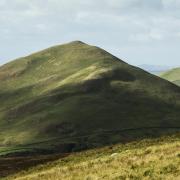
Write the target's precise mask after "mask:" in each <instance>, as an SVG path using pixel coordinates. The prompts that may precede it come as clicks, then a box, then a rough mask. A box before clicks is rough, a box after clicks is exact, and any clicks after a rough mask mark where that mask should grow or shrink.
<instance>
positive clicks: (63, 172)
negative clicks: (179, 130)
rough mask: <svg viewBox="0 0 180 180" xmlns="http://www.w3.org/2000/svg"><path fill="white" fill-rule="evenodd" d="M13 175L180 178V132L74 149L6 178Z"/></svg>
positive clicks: (33, 179) (27, 178)
mask: <svg viewBox="0 0 180 180" xmlns="http://www.w3.org/2000/svg"><path fill="white" fill-rule="evenodd" d="M17 164H18V163H17ZM0 166H1V165H0ZM4 179H5V178H4ZM11 179H13V180H16V179H17V180H39V179H43V180H49V179H53V180H56V179H57V180H58V179H63V180H66V179H68V180H71V179H72V180H76V179H77V180H80V179H93V180H94V179H108V180H109V179H114V180H116V179H122V180H123V179H133V180H134V179H147V180H148V179H149V180H152V179H156V180H157V179H163V180H169V179H173V180H178V179H180V136H179V135H176V136H171V137H162V138H160V139H153V140H143V141H140V142H132V143H129V144H125V145H122V144H119V145H115V146H108V147H105V148H101V149H94V150H90V151H86V152H81V153H74V154H71V155H69V156H68V157H65V158H60V159H59V160H56V161H54V162H49V163H47V164H44V165H40V166H37V167H33V168H31V169H29V170H26V171H22V172H20V173H17V174H16V175H12V176H9V177H7V178H6V180H11Z"/></svg>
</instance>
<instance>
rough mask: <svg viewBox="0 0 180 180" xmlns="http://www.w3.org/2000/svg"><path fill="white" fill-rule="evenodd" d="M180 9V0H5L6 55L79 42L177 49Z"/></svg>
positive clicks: (1, 25)
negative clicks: (60, 43)
mask: <svg viewBox="0 0 180 180" xmlns="http://www.w3.org/2000/svg"><path fill="white" fill-rule="evenodd" d="M179 9H180V0H98V1H97V0H91V1H85V0H31V1H27V0H0V38H1V42H2V45H3V47H2V45H0V48H1V49H4V50H3V51H2V52H1V51H0V55H1V57H2V58H4V59H8V58H13V57H14V56H16V54H17V56H18V55H20V54H21V52H20V51H19V50H18V52H19V53H17V52H16V51H17V49H14V50H13V52H12V53H11V56H10V55H9V53H6V52H7V51H8V48H9V44H15V43H19V49H20V50H21V51H22V50H23V48H24V44H26V43H30V44H32V46H33V45H34V46H33V48H31V49H30V50H29V51H34V50H37V49H40V48H42V47H44V46H45V45H47V46H49V45H51V44H54V43H56V42H64V41H69V40H74V39H77V38H79V39H82V40H84V41H87V42H90V43H93V44H99V45H103V47H105V48H106V47H107V48H109V47H113V48H114V49H118V48H122V49H124V48H126V49H129V51H130V52H131V51H132V46H133V47H134V48H138V47H139V46H144V47H147V48H148V47H151V46H152V47H153V46H154V44H159V47H160V45H161V47H162V46H165V45H166V46H167V47H164V48H167V49H170V48H174V49H176V47H177V46H179V42H178V41H177V37H179V29H180V11H179ZM7 39H8V41H7ZM178 39H179V38H178ZM3 41H4V42H3ZM169 43H170V44H171V47H169V46H168V44H169ZM21 44H23V46H21ZM42 44H43V45H44V46H42ZM134 44H136V46H135V45H134ZM113 45H114V46H115V47H114V46H113ZM27 46H28V45H27ZM113 48H112V49H111V48H110V50H111V51H112V52H113ZM157 49H158V48H157ZM107 50H108V49H107ZM137 50H138V49H137ZM147 52H149V51H147ZM129 54H130V53H129ZM129 54H128V55H127V57H129V59H131V56H130V55H129ZM176 54H177V56H178V57H180V55H178V51H177V53H176ZM159 56H160V54H159ZM134 58H136V57H134ZM137 59H138V57H137Z"/></svg>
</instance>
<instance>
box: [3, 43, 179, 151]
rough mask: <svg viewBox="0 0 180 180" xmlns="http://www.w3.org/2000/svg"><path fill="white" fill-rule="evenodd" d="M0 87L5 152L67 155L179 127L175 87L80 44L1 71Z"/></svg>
mask: <svg viewBox="0 0 180 180" xmlns="http://www.w3.org/2000/svg"><path fill="white" fill-rule="evenodd" d="M0 86H1V88H0V132H1V133H0V142H1V144H0V146H1V147H2V148H6V149H7V148H10V149H11V150H12V149H14V150H16V151H20V150H23V151H27V148H28V150H31V151H41V150H42V149H43V152H45V150H47V151H61V152H69V151H74V150H78V149H85V148H92V147H97V146H102V145H106V144H113V143H117V142H124V141H129V140H131V139H135V138H138V137H143V136H152V135H154V134H156V135H160V134H161V133H169V132H173V131H175V130H177V129H178V127H180V119H179V117H180V88H179V87H177V86H176V85H174V84H172V83H170V82H168V81H166V80H162V79H161V78H159V77H157V76H154V75H151V74H149V73H148V72H146V71H143V70H142V69H140V68H137V67H134V66H131V65H129V64H127V63H125V62H124V61H122V60H120V59H119V58H117V57H115V56H113V55H111V54H110V53H108V52H106V51H105V50H103V49H101V48H98V47H96V46H90V45H88V44H85V43H83V42H81V41H74V42H71V43H67V44H63V45H58V46H54V47H51V48H48V49H46V50H43V51H40V52H37V53H34V54H32V55H29V56H26V57H23V58H20V59H17V60H15V61H12V62H10V63H8V64H5V65H3V66H1V67H0ZM0 152H1V150H0Z"/></svg>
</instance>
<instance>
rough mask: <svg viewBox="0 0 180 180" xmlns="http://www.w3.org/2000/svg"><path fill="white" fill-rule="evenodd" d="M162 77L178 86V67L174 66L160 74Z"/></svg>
mask: <svg viewBox="0 0 180 180" xmlns="http://www.w3.org/2000/svg"><path fill="white" fill-rule="evenodd" d="M160 76H161V77H162V78H164V79H167V80H168V81H171V82H173V83H175V84H176V85H178V86H180V68H175V69H172V70H170V71H167V72H165V73H162V74H161V75H160Z"/></svg>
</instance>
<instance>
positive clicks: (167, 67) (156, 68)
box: [139, 64, 171, 74]
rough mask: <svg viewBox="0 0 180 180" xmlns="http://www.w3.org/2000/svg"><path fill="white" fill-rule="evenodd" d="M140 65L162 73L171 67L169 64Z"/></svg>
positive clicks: (153, 71) (150, 70)
mask: <svg viewBox="0 0 180 180" xmlns="http://www.w3.org/2000/svg"><path fill="white" fill-rule="evenodd" d="M139 67H140V68H142V69H144V70H146V71H148V72H150V73H152V74H160V73H162V72H164V71H168V70H170V69H171V67H169V66H161V65H148V64H142V65H139Z"/></svg>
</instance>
